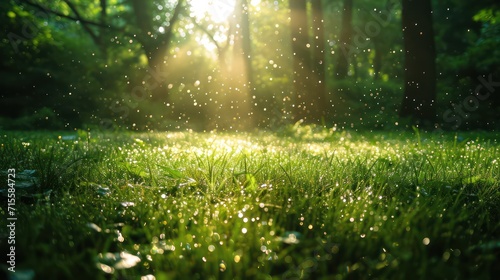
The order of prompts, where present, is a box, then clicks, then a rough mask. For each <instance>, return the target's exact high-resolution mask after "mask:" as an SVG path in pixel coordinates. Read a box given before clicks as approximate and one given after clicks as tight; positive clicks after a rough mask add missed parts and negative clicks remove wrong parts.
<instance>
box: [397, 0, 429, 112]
mask: <svg viewBox="0 0 500 280" xmlns="http://www.w3.org/2000/svg"><path fill="white" fill-rule="evenodd" d="M402 23H403V37H404V49H405V67H404V68H405V78H404V80H405V88H404V99H403V102H402V104H401V109H400V112H399V115H400V117H409V118H411V119H412V120H414V121H416V122H429V121H433V120H434V119H435V115H436V108H435V102H436V50H435V43H434V30H433V20H432V5H431V0H403V7H402Z"/></svg>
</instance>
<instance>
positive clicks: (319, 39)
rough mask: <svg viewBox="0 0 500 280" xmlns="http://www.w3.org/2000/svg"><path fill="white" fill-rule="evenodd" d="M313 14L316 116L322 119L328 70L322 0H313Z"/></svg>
mask: <svg viewBox="0 0 500 280" xmlns="http://www.w3.org/2000/svg"><path fill="white" fill-rule="evenodd" d="M312 16H313V23H312V24H313V32H312V34H313V70H314V72H315V74H316V75H315V79H314V83H315V87H314V89H313V91H312V92H311V94H314V99H315V104H316V106H315V107H316V110H315V112H316V114H315V115H314V118H315V119H317V121H321V119H322V118H323V117H325V115H326V110H327V108H326V104H327V101H326V71H325V35H324V25H323V9H322V4H321V0H312Z"/></svg>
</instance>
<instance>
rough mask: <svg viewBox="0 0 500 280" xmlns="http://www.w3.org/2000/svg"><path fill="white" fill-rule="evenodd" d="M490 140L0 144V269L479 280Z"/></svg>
mask: <svg viewBox="0 0 500 280" xmlns="http://www.w3.org/2000/svg"><path fill="white" fill-rule="evenodd" d="M497 139H499V134H498V133H485V132H482V133H458V134H457V133H445V134H438V133H418V131H415V132H413V133H409V132H405V133H397V134H396V133H395V134H388V133H382V132H372V133H356V132H347V131H343V132H338V131H337V132H336V131H332V130H327V129H322V128H317V127H310V126H304V127H290V128H288V129H284V130H282V131H281V132H280V133H268V132H256V133H240V134H231V133H218V134H217V133H188V132H170V133H143V134H137V133H135V134H133V133H114V134H102V133H88V132H85V131H78V132H74V133H68V132H64V133H56V132H36V133H21V132H2V133H1V135H0V158H1V160H0V171H1V174H2V176H1V178H2V185H1V188H0V189H1V191H2V195H1V196H0V197H1V210H0V211H1V212H0V213H1V219H2V221H3V222H9V223H10V222H11V220H8V218H12V217H15V218H16V219H17V220H15V229H14V230H12V228H8V227H6V226H2V227H1V229H0V236H1V238H0V249H1V254H2V256H3V257H4V258H3V259H6V261H3V262H2V264H0V267H1V268H2V269H1V270H2V273H3V274H4V276H5V274H6V275H7V276H9V277H18V279H20V277H26V278H23V279H158V280H164V279H374V278H378V279H401V278H407V279H422V278H436V279H488V278H493V277H494V275H499V273H500V262H499V259H500V188H499V185H500V163H499V161H500V159H499V158H500V144H499V142H498V141H499V140H497ZM11 169H12V170H11ZM12 173H15V174H16V177H15V180H11V181H8V178H10V177H12V175H9V174H12ZM12 188H14V189H15V200H9V194H10V193H12V191H10V190H9V189H12ZM11 198H12V197H11ZM12 202H14V203H15V205H11V207H12V208H11V209H9V208H8V204H9V203H12ZM11 210H12V211H11ZM13 233H14V238H12V234H13ZM12 239H14V240H15V248H14V249H15V250H14V251H15V257H14V259H15V271H16V272H15V273H13V272H11V271H9V268H11V267H12V263H9V262H7V261H9V259H10V260H12V257H9V256H7V255H8V254H10V253H11V246H12V244H9V241H10V240H12ZM11 255H12V254H11ZM0 276H1V275H0ZM2 278H3V279H5V278H4V277H2ZM11 279H16V278H11Z"/></svg>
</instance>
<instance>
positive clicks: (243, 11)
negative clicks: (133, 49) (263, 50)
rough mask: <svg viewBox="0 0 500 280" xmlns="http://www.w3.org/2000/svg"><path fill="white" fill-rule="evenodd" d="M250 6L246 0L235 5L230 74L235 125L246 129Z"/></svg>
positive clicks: (249, 93) (248, 122)
mask: <svg viewBox="0 0 500 280" xmlns="http://www.w3.org/2000/svg"><path fill="white" fill-rule="evenodd" d="M249 13H250V7H249V6H248V1H247V0H239V1H237V2H236V6H235V19H236V23H237V24H236V25H235V26H234V27H235V28H234V32H235V34H234V46H233V65H232V71H233V73H232V75H233V76H234V77H235V79H234V80H233V85H234V92H233V96H232V97H233V100H232V101H231V102H234V103H237V104H236V106H235V107H236V108H235V109H236V110H235V116H234V118H235V119H236V120H237V124H236V127H237V128H239V129H248V128H250V127H252V126H253V124H252V110H251V103H252V97H251V96H253V86H254V85H253V75H252V42H251V36H250V19H249Z"/></svg>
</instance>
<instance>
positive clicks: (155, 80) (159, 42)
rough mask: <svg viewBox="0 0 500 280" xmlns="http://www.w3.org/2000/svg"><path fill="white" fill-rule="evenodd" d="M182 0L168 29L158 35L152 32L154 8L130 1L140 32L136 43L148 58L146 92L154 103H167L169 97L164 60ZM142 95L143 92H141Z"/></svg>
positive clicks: (136, 0) (147, 3) (136, 1)
mask: <svg viewBox="0 0 500 280" xmlns="http://www.w3.org/2000/svg"><path fill="white" fill-rule="evenodd" d="M183 2H184V0H179V1H178V2H177V5H176V7H175V9H174V11H173V13H172V17H171V18H170V21H169V25H168V28H167V29H166V30H165V33H163V34H161V33H158V32H157V31H156V30H153V29H154V28H153V16H152V14H153V12H152V9H154V8H155V6H154V5H153V4H152V3H150V2H147V1H142V0H131V3H132V8H133V11H134V15H135V21H136V24H137V26H138V28H139V30H140V35H139V36H138V41H139V42H140V43H141V45H142V46H143V49H144V52H145V54H146V57H147V58H148V65H149V71H148V72H149V75H150V76H151V79H150V82H149V83H148V84H147V85H146V92H147V91H149V92H151V94H152V100H153V101H156V102H164V103H168V102H169V101H170V96H169V94H168V89H167V87H166V86H165V84H167V83H166V82H167V79H168V77H167V74H166V68H167V64H166V63H165V62H166V59H167V55H168V50H169V48H170V43H171V38H172V34H173V28H174V25H175V23H176V22H177V20H178V19H179V14H180V12H181V9H182V5H183ZM150 34H156V35H157V36H156V38H151V35H150ZM141 94H142V95H144V92H141Z"/></svg>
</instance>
